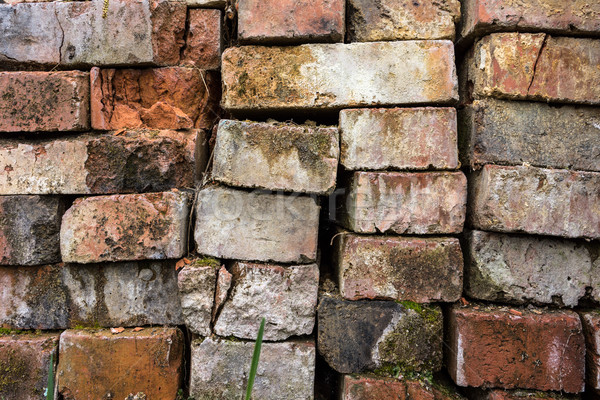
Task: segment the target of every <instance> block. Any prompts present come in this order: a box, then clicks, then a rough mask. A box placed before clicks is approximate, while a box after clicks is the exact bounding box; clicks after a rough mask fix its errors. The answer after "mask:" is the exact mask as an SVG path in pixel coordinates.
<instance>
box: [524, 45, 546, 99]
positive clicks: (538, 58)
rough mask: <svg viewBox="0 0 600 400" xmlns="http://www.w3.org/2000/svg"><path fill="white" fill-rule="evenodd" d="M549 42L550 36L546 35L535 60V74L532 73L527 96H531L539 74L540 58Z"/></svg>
mask: <svg viewBox="0 0 600 400" xmlns="http://www.w3.org/2000/svg"><path fill="white" fill-rule="evenodd" d="M547 42H548V35H547V34H545V35H544V40H543V41H542V45H541V46H540V49H539V51H538V54H537V56H536V58H535V63H534V64H533V72H532V73H531V80H530V81H529V86H527V94H528V95H529V91H530V90H531V86H532V85H533V81H534V79H535V73H536V72H537V66H538V62H539V61H540V58H541V57H542V52H543V51H544V48H545V47H546V44H547Z"/></svg>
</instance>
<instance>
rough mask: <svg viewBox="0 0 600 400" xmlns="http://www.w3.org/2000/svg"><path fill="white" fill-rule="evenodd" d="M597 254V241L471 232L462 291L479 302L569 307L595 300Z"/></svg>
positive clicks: (597, 283) (468, 236) (598, 270)
mask: <svg viewBox="0 0 600 400" xmlns="http://www.w3.org/2000/svg"><path fill="white" fill-rule="evenodd" d="M599 251H600V244H599V243H597V242H591V243H582V242H580V241H574V240H565V239H553V238H546V237H537V236H529V235H510V234H504V233H493V232H483V231H472V232H470V233H468V235H467V240H466V249H465V254H466V259H467V262H466V266H465V291H466V293H467V294H468V295H469V296H470V297H472V298H475V299H479V300H487V301H497V302H502V303H512V304H528V303H533V304H539V305H545V304H553V305H556V306H559V307H562V306H567V307H575V306H577V304H578V303H579V301H580V300H582V299H583V298H590V299H595V300H598V294H597V292H598V285H599V284H600V281H599V279H598V276H599V272H600V262H598V260H597V254H598V252H599Z"/></svg>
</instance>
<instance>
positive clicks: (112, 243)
mask: <svg viewBox="0 0 600 400" xmlns="http://www.w3.org/2000/svg"><path fill="white" fill-rule="evenodd" d="M189 200H190V196H189V194H187V193H184V192H180V191H171V192H160V193H146V194H129V195H112V196H97V197H87V198H79V199H77V200H75V202H74V203H73V206H71V208H69V209H68V210H67V211H66V212H65V215H64V216H63V221H62V226H61V231H60V250H61V254H62V259H63V261H65V262H74V263H92V262H101V261H125V260H143V259H165V258H180V257H182V256H183V254H184V252H185V251H186V245H187V223H188V218H189Z"/></svg>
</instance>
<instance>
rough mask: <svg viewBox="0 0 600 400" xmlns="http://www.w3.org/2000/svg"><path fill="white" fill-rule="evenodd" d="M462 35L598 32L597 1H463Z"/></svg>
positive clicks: (598, 9)
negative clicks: (509, 32)
mask: <svg viewBox="0 0 600 400" xmlns="http://www.w3.org/2000/svg"><path fill="white" fill-rule="evenodd" d="M462 6H463V25H462V31H461V35H462V36H463V37H473V36H475V35H481V34H485V33H490V32H497V31H506V32H508V31H513V32H514V31H527V32H533V31H544V32H551V33H559V34H564V35H567V36H570V35H573V34H598V33H600V18H598V16H599V15H600V3H599V2H597V1H589V0H571V1H556V0H528V1H514V0H510V1H506V0H466V1H463V2H462Z"/></svg>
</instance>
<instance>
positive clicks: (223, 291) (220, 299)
mask: <svg viewBox="0 0 600 400" xmlns="http://www.w3.org/2000/svg"><path fill="white" fill-rule="evenodd" d="M232 284H233V275H232V274H231V273H230V272H229V271H227V268H225V266H224V265H221V268H220V269H219V272H218V274H217V287H216V288H215V305H214V306H213V309H212V323H213V324H214V323H215V320H216V318H217V315H218V314H219V313H220V312H221V309H222V308H223V304H225V300H227V296H228V295H229V289H231V285H232Z"/></svg>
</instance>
